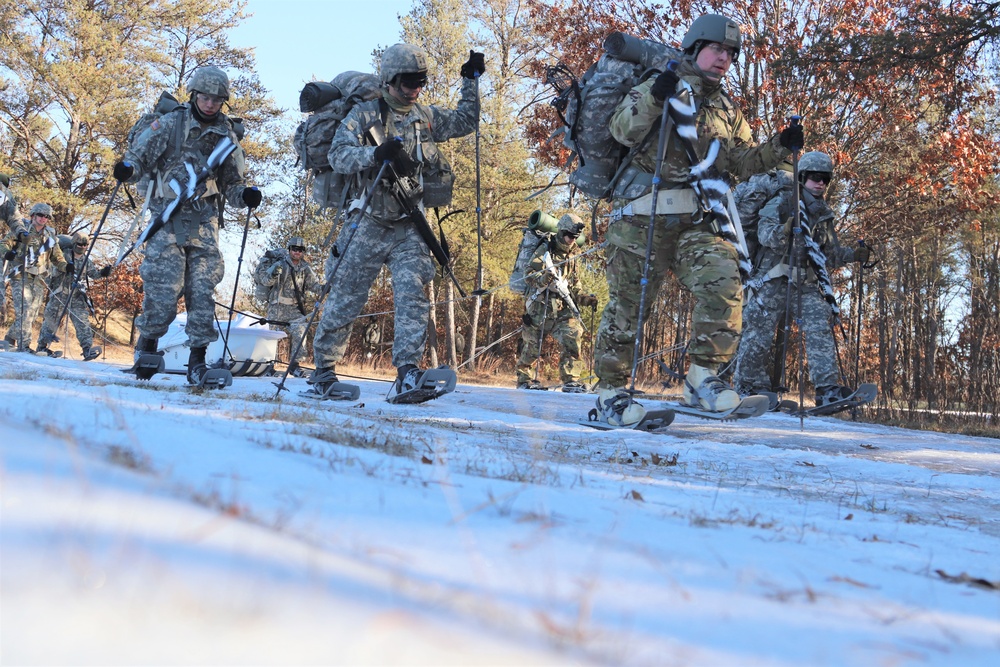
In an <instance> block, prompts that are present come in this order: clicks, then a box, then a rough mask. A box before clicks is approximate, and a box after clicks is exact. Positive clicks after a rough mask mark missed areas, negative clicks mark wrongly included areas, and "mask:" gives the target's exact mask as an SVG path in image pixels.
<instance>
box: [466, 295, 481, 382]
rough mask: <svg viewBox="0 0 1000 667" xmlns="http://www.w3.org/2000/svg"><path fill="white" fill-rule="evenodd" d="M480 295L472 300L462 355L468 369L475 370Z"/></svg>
mask: <svg viewBox="0 0 1000 667" xmlns="http://www.w3.org/2000/svg"><path fill="white" fill-rule="evenodd" d="M482 306H483V299H482V297H476V298H475V299H474V300H473V302H472V313H471V314H470V316H469V329H468V331H469V333H468V335H467V336H466V337H465V350H463V351H462V356H463V357H465V359H466V361H468V363H469V369H470V370H473V371H474V370H476V338H477V337H478V333H479V311H480V310H481V309H482Z"/></svg>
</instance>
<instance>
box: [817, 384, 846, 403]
mask: <svg viewBox="0 0 1000 667" xmlns="http://www.w3.org/2000/svg"><path fill="white" fill-rule="evenodd" d="M853 393H854V390H853V389H851V388H850V387H844V386H843V385H839V384H826V385H823V386H822V387H816V407H819V406H821V405H829V404H830V403H836V402H837V401H842V400H844V399H845V398H847V397H849V396H850V395H851V394H853Z"/></svg>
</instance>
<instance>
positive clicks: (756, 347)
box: [735, 188, 854, 393]
mask: <svg viewBox="0 0 1000 667" xmlns="http://www.w3.org/2000/svg"><path fill="white" fill-rule="evenodd" d="M800 196H801V197H802V201H803V202H804V203H805V205H806V211H807V212H808V215H809V219H810V221H811V222H812V224H813V233H812V237H813V239H814V240H815V241H816V242H817V243H819V245H820V247H821V248H822V250H823V251H824V253H825V254H826V258H827V268H828V269H834V268H837V267H840V266H844V265H845V264H847V263H848V262H850V261H853V259H854V250H853V249H852V248H845V247H844V246H841V245H840V241H839V239H838V237H837V231H836V229H835V227H834V215H833V211H832V210H831V209H830V207H829V206H828V205H827V203H826V201H825V200H824V199H823V198H822V197H816V196H815V195H813V194H812V193H811V192H809V191H808V190H806V189H805V188H800ZM794 213H795V192H794V189H788V190H783V191H781V192H779V193H778V194H777V195H776V196H775V197H773V198H771V200H770V201H768V202H767V204H765V205H764V207H763V208H762V209H761V210H760V221H759V222H758V229H757V235H758V238H759V240H760V243H761V251H760V253H759V257H760V259H759V262H758V268H757V271H756V273H755V276H754V277H755V278H761V279H763V277H764V276H767V275H768V274H769V273H774V271H772V270H773V269H775V267H779V266H782V265H785V262H786V260H787V259H788V242H789V236H790V234H789V233H788V230H787V229H786V228H785V223H786V222H787V221H788V220H789V219H791V218H792V217H793V216H794ZM779 271H780V273H781V276H778V277H774V278H772V279H770V280H767V281H766V282H763V284H761V285H760V287H759V288H758V289H757V290H756V291H754V292H753V293H752V294H751V295H750V297H749V298H748V300H747V306H746V308H745V310H744V313H743V317H744V332H743V340H742V341H741V342H740V350H739V354H738V357H737V361H736V374H735V381H736V385H737V388H738V389H739V390H740V391H742V392H744V393H746V392H749V391H750V390H765V391H769V390H770V389H771V387H770V384H771V382H770V378H769V377H768V372H769V369H770V367H771V362H772V360H773V357H774V351H773V348H774V346H775V344H776V342H777V341H776V338H775V330H774V329H775V326H776V325H777V322H778V320H779V319H780V318H781V316H782V314H783V313H784V312H785V300H786V295H787V293H788V278H787V276H788V274H789V271H788V266H787V265H786V266H785V268H784V270H780V269H779ZM758 284H760V283H758ZM797 307H798V299H797V283H796V281H794V280H793V282H792V302H791V308H792V309H793V312H792V314H793V316H794V314H795V312H796V311H795V309H796V308H797ZM830 317H831V315H830V306H829V305H828V304H827V303H826V301H825V300H824V299H823V295H822V294H821V292H820V288H819V286H818V285H817V283H816V276H815V274H814V273H813V272H812V271H809V270H807V271H806V272H805V274H804V275H803V286H802V330H803V332H804V334H805V346H806V355H807V358H808V359H809V376H810V379H812V382H813V386H815V387H821V386H824V385H831V384H839V382H840V374H839V373H838V371H837V357H836V346H835V342H834V339H833V329H832V323H831V321H830Z"/></svg>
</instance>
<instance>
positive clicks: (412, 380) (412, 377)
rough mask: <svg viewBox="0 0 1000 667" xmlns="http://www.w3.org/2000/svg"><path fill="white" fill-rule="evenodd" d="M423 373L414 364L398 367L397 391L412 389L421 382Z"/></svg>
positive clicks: (398, 392) (399, 392)
mask: <svg viewBox="0 0 1000 667" xmlns="http://www.w3.org/2000/svg"><path fill="white" fill-rule="evenodd" d="M422 374H423V371H421V370H420V369H419V368H417V367H416V366H414V365H413V364H403V365H402V366H400V367H399V368H397V369H396V393H397V394H402V393H403V392H407V391H412V390H413V389H416V388H417V384H419V383H420V376H421V375H422Z"/></svg>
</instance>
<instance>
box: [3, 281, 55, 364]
mask: <svg viewBox="0 0 1000 667" xmlns="http://www.w3.org/2000/svg"><path fill="white" fill-rule="evenodd" d="M22 278H23V281H22ZM48 289H49V287H48V285H46V284H45V277H44V276H36V275H34V274H31V273H22V274H21V275H19V276H18V277H17V278H14V279H13V280H11V281H10V296H11V299H10V301H11V305H12V306H13V307H14V323H13V324H12V325H11V326H10V328H9V329H8V330H7V336H6V338H7V339H8V340H13V341H17V343H18V347H21V348H24V347H27V346H28V345H29V344H30V343H31V335H32V334H31V328H32V326H34V324H35V320H36V319H38V311H39V310H41V309H42V303H43V302H44V301H45V294H46V292H48Z"/></svg>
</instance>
